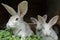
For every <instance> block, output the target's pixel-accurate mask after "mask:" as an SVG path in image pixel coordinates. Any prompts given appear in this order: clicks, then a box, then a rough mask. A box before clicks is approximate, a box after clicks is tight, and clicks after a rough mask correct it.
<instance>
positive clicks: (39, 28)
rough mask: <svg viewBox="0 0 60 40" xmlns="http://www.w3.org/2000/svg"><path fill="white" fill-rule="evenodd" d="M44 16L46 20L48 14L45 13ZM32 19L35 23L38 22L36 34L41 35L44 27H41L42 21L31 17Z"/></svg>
mask: <svg viewBox="0 0 60 40" xmlns="http://www.w3.org/2000/svg"><path fill="white" fill-rule="evenodd" d="M43 18H44V20H45V21H46V20H47V15H46V14H45V15H43ZM31 20H32V22H33V23H34V24H36V35H37V36H38V37H39V34H40V31H41V29H42V27H40V26H41V24H40V22H39V21H38V20H37V19H36V18H33V17H31Z"/></svg>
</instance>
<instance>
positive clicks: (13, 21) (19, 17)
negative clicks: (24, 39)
mask: <svg viewBox="0 0 60 40" xmlns="http://www.w3.org/2000/svg"><path fill="white" fill-rule="evenodd" d="M2 5H3V6H4V7H5V8H6V10H7V11H8V12H9V13H10V15H12V16H11V17H10V19H9V21H8V22H7V24H6V26H7V28H10V27H11V28H14V27H16V25H19V23H20V22H23V17H24V15H25V14H26V12H27V10H28V2H27V1H23V2H21V3H19V4H18V12H16V11H15V10H14V9H13V8H12V7H10V6H8V5H6V4H3V3H2Z"/></svg>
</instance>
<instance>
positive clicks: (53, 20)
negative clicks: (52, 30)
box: [48, 15, 59, 27]
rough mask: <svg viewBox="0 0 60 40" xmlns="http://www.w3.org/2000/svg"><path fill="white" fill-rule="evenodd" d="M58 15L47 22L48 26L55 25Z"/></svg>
mask: <svg viewBox="0 0 60 40" xmlns="http://www.w3.org/2000/svg"><path fill="white" fill-rule="evenodd" d="M58 17H59V16H58V15H56V16H54V17H53V18H52V19H51V20H50V21H49V23H48V24H49V25H50V26H51V27H52V26H53V25H54V24H56V22H57V20H58Z"/></svg>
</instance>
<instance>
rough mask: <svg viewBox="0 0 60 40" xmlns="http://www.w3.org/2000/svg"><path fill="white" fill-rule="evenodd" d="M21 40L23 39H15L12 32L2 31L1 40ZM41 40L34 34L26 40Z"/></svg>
mask: <svg viewBox="0 0 60 40" xmlns="http://www.w3.org/2000/svg"><path fill="white" fill-rule="evenodd" d="M20 39H21V37H14V36H13V35H12V32H10V30H0V40H20ZM40 39H41V38H40ZM40 39H39V38H38V37H37V36H36V35H34V34H33V35H32V36H30V37H27V38H26V40H40Z"/></svg>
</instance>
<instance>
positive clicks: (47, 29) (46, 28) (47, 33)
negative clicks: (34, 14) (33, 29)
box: [38, 15, 59, 40]
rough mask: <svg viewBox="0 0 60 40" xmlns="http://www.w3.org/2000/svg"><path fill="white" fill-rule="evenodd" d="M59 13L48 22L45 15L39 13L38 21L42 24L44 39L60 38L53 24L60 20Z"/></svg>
mask: <svg viewBox="0 0 60 40" xmlns="http://www.w3.org/2000/svg"><path fill="white" fill-rule="evenodd" d="M58 17H59V16H58V15H56V16H54V17H53V18H52V19H51V20H50V21H49V22H48V23H46V21H45V20H44V18H43V17H41V16H39V15H38V21H39V22H40V24H41V26H40V27H41V31H42V37H43V39H42V40H58V36H57V34H56V33H55V31H54V30H53V29H52V26H53V25H54V24H56V22H57V20H58Z"/></svg>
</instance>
